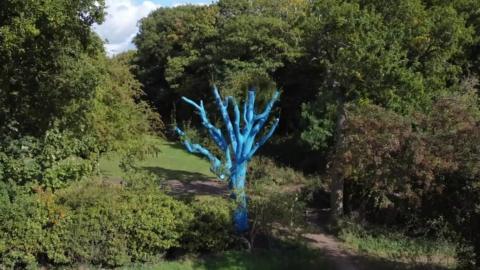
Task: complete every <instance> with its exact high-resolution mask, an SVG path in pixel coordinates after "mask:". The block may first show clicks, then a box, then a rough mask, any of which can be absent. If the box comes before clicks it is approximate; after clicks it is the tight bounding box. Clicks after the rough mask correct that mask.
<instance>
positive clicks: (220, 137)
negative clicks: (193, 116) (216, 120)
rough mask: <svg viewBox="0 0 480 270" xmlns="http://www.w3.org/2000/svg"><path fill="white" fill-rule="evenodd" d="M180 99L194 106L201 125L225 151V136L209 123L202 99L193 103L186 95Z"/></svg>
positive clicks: (226, 146) (226, 145)
mask: <svg viewBox="0 0 480 270" xmlns="http://www.w3.org/2000/svg"><path fill="white" fill-rule="evenodd" d="M182 99H183V100H184V101H185V102H186V103H188V104H190V105H192V106H193V107H195V108H196V109H197V111H198V113H199V114H200V117H201V119H202V125H203V126H204V127H205V128H206V129H207V130H208V132H209V133H210V135H211V136H212V138H213V141H214V142H215V143H216V144H217V145H218V147H220V149H221V150H222V151H224V152H225V151H226V150H227V148H228V144H227V141H226V140H225V137H223V134H222V132H221V131H220V129H218V128H216V127H215V126H214V125H212V123H210V120H209V119H208V116H207V112H206V111H205V107H204V106H203V101H200V104H197V103H195V102H194V101H192V100H191V99H188V98H186V97H182Z"/></svg>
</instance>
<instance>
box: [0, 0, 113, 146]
mask: <svg viewBox="0 0 480 270" xmlns="http://www.w3.org/2000/svg"><path fill="white" fill-rule="evenodd" d="M103 17H104V1H103V0H100V1H96V0H76V1H64V0H51V1H35V0H25V1H18V0H3V1H0V123H2V124H1V125H0V137H3V136H12V137H21V136H25V135H33V136H39V137H41V136H43V135H44V133H45V131H46V130H47V129H49V128H51V127H52V124H53V123H54V122H55V121H56V120H62V118H63V116H65V115H66V114H70V115H75V116H76V117H77V119H78V118H81V117H82V116H83V115H84V114H83V112H84V111H85V108H86V107H87V106H88V105H87V104H86V103H88V102H86V101H88V100H89V99H90V98H91V97H92V95H93V93H94V91H95V88H96V86H97V85H98V76H97V75H98V74H97V72H96V70H95V67H94V66H92V65H91V64H90V63H88V62H89V61H88V59H87V58H90V57H95V56H97V55H99V54H103V46H102V42H101V40H100V38H98V37H97V36H96V35H95V34H94V33H93V31H92V29H91V26H92V25H93V24H94V23H102V21H103ZM69 124H70V125H76V126H79V125H78V123H77V122H76V121H74V122H71V123H69Z"/></svg>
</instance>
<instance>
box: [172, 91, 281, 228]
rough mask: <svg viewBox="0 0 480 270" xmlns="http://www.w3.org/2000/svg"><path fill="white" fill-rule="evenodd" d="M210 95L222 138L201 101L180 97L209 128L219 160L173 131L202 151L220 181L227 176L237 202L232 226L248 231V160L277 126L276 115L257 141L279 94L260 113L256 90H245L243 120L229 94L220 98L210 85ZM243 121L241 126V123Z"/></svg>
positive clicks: (194, 149) (187, 144) (190, 146)
mask: <svg viewBox="0 0 480 270" xmlns="http://www.w3.org/2000/svg"><path fill="white" fill-rule="evenodd" d="M213 94H214V96H215V103H216V105H217V107H218V108H219V109H220V113H221V116H222V119H223V123H224V125H225V128H226V130H227V134H228V137H225V136H224V135H223V134H222V131H221V130H220V129H219V128H217V127H215V126H214V125H213V124H212V123H211V122H210V120H209V118H208V116H207V112H206V111H205V106H204V104H203V101H200V103H196V102H194V101H192V100H190V99H188V98H185V97H183V100H184V101H185V102H186V103H188V104H190V105H191V106H193V107H194V108H195V109H196V110H197V111H198V113H199V114H200V118H201V119H202V125H203V126H204V127H205V128H206V129H207V130H208V132H209V134H210V136H211V138H212V139H213V141H214V142H215V144H216V145H217V146H218V147H219V148H220V150H221V151H222V152H223V155H224V157H223V159H222V160H221V159H219V158H218V157H216V156H215V155H214V154H212V153H211V151H209V150H208V149H206V148H205V147H203V146H201V145H200V144H194V143H192V142H191V141H190V140H189V139H188V138H187V137H186V135H185V133H184V132H183V131H182V130H181V129H179V128H176V131H177V133H178V135H180V136H181V137H182V140H183V144H184V145H185V147H186V148H187V150H188V151H189V152H190V153H196V154H201V155H204V156H205V157H207V158H208V159H209V160H210V163H211V165H212V166H211V170H212V172H213V173H215V174H216V175H217V176H218V177H219V178H220V179H221V180H225V179H228V182H229V188H230V189H231V191H232V194H231V196H232V198H233V199H235V200H236V202H237V208H236V210H235V213H234V223H235V229H236V231H237V232H239V233H241V232H245V231H246V230H248V211H247V196H246V192H245V184H246V180H247V179H246V177H247V167H248V162H249V161H250V160H251V159H252V157H253V155H254V154H255V153H256V152H257V151H258V149H259V148H260V147H261V146H262V145H263V144H265V142H266V141H267V140H268V139H269V138H270V137H271V136H272V135H273V132H274V131H275V129H276V128H277V125H278V122H279V119H278V118H277V119H275V120H274V121H273V123H272V126H271V127H270V130H269V131H268V132H267V133H266V134H264V136H263V137H262V138H260V139H259V140H257V141H256V137H257V135H259V134H260V131H261V130H262V129H263V128H264V127H265V124H266V123H267V121H268V119H269V115H270V113H271V111H272V108H273V106H274V104H275V102H276V101H277V99H278V97H279V93H278V92H275V94H274V95H273V97H272V98H271V99H270V101H269V102H268V103H267V105H266V107H265V109H264V110H263V112H262V113H256V111H255V97H256V92H255V90H250V91H248V96H247V100H246V101H245V103H244V106H243V119H242V116H241V113H240V108H239V106H238V104H237V103H236V101H235V99H234V98H233V97H231V96H229V97H227V98H225V99H222V98H221V97H220V94H219V92H218V89H217V88H216V87H214V88H213ZM230 104H231V105H232V107H233V115H234V118H233V121H232V118H231V117H230V113H229V110H228V107H229V105H230ZM242 120H243V123H244V124H243V126H242V124H241V122H242Z"/></svg>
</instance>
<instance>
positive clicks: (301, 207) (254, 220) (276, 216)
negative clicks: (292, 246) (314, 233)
mask: <svg viewBox="0 0 480 270" xmlns="http://www.w3.org/2000/svg"><path fill="white" fill-rule="evenodd" d="M249 177H250V182H249V186H248V189H249V191H248V192H249V194H250V195H251V196H250V197H249V211H250V216H251V220H250V222H251V224H252V225H251V230H250V232H249V233H250V244H251V245H252V246H253V245H254V243H255V240H256V238H257V236H259V235H263V236H271V235H272V233H274V232H275V231H276V230H279V229H281V230H284V231H288V234H289V235H290V236H292V237H294V238H297V237H299V235H297V233H298V232H299V231H298V228H299V227H301V226H302V225H304V224H303V222H304V213H305V204H304V203H303V201H302V200H301V199H300V196H301V189H300V188H301V186H302V185H303V184H305V183H306V182H308V180H307V178H306V177H305V176H304V175H303V174H302V173H300V172H296V171H295V170H293V169H291V168H288V167H280V166H278V165H277V164H275V163H274V162H273V161H272V160H270V159H268V158H264V157H257V158H254V159H253V160H252V166H251V168H250V171H249Z"/></svg>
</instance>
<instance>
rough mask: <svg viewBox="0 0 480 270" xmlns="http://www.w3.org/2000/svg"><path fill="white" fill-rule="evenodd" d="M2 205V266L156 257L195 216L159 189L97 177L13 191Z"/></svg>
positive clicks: (176, 243) (119, 261) (117, 261)
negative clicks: (63, 186)
mask: <svg viewBox="0 0 480 270" xmlns="http://www.w3.org/2000/svg"><path fill="white" fill-rule="evenodd" d="M4 197H5V196H4ZM5 200H6V199H5V198H3V199H2V201H5ZM6 201H8V200H6ZM0 207H1V210H2V211H1V213H0V232H1V233H2V237H1V239H2V242H1V243H0V247H2V249H1V250H0V262H1V264H3V265H4V266H6V267H12V266H15V265H17V266H18V265H27V264H28V265H34V264H35V263H37V262H42V263H51V264H56V265H58V264H73V263H79V262H80V263H88V264H96V265H103V266H119V265H124V264H126V263H130V262H136V261H138V262H145V261H154V260H155V259H157V258H160V257H161V256H162V255H164V254H165V253H166V252H167V251H168V250H169V249H171V248H173V247H179V246H180V243H181V242H180V240H181V239H182V237H183V235H184V233H185V231H186V230H187V228H188V226H189V225H190V224H191V222H192V219H193V213H192V211H191V210H190V209H189V208H188V206H187V205H185V204H184V203H182V202H179V201H176V200H174V199H173V198H171V197H170V196H167V195H165V194H163V193H162V192H160V191H159V190H155V189H153V190H147V189H145V190H133V189H128V188H126V187H123V186H121V185H118V184H111V183H104V182H99V181H87V182H82V183H79V184H75V185H72V186H71V187H69V188H68V189H65V190H61V191H59V192H57V193H56V194H53V193H50V192H44V191H39V192H38V193H35V194H33V195H32V194H30V195H29V194H28V193H25V194H22V195H18V194H17V195H16V196H15V198H14V199H13V200H12V202H11V203H6V204H2V205H1V206H0Z"/></svg>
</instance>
